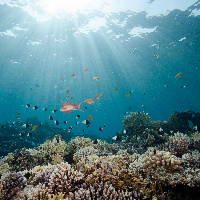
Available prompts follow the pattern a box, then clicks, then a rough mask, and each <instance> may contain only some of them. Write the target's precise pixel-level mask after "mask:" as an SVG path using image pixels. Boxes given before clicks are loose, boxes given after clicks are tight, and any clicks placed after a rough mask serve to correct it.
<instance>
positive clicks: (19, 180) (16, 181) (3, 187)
mask: <svg viewBox="0 0 200 200" xmlns="http://www.w3.org/2000/svg"><path fill="white" fill-rule="evenodd" d="M24 185H25V179H24V177H23V175H22V174H21V173H19V172H18V173H15V172H13V173H7V174H5V175H4V176H3V177H2V178H1V179H0V198H1V199H5V200H7V199H12V197H13V196H15V195H16V194H17V192H19V191H20V190H22V189H23V187H24Z"/></svg>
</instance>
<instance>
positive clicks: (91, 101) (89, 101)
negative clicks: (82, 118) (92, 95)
mask: <svg viewBox="0 0 200 200" xmlns="http://www.w3.org/2000/svg"><path fill="white" fill-rule="evenodd" d="M84 102H87V103H89V104H91V103H94V101H93V100H92V99H86V100H85V101H84Z"/></svg>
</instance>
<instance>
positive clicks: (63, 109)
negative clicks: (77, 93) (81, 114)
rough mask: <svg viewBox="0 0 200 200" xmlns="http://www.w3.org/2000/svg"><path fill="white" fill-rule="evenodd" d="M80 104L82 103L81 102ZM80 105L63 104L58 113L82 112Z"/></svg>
mask: <svg viewBox="0 0 200 200" xmlns="http://www.w3.org/2000/svg"><path fill="white" fill-rule="evenodd" d="M81 103H82V102H81ZM81 103H79V104H77V105H76V104H73V103H64V104H63V106H62V107H61V108H60V111H61V112H65V113H71V111H70V110H80V111H82V110H81V109H80V105H81Z"/></svg>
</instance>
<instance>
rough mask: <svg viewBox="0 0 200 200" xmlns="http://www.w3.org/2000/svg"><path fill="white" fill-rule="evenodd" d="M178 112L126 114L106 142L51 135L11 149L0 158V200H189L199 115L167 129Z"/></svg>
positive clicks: (196, 172) (196, 173) (198, 170)
mask: <svg viewBox="0 0 200 200" xmlns="http://www.w3.org/2000/svg"><path fill="white" fill-rule="evenodd" d="M190 114H191V113H187V115H185V114H184V116H189V117H190V116H191V115H190ZM180 116H182V114H181V115H179V114H177V113H175V114H174V115H173V116H171V117H170V120H171V121H170V123H169V122H161V121H155V122H152V121H150V118H149V116H148V115H147V114H145V113H131V115H130V116H127V117H125V118H124V122H123V124H124V128H123V129H122V131H120V132H118V133H117V135H118V136H119V137H120V140H119V141H114V142H113V143H111V144H109V143H107V142H106V141H101V140H96V141H94V142H93V141H92V140H91V139H90V138H85V137H76V138H74V139H71V141H69V142H66V141H65V140H64V139H63V138H62V136H61V135H56V136H54V137H53V138H52V139H50V140H46V141H45V142H44V143H43V144H41V145H40V146H39V147H38V148H34V149H26V148H22V149H21V150H15V151H14V152H13V153H9V154H8V155H7V156H5V157H3V158H1V159H0V198H1V199H5V200H7V199H30V200H31V199H33V200H49V199H68V200H77V199H81V200H83V199H91V200H94V199H99V200H105V199H109V200H112V199H117V200H123V199H126V200H131V199H138V200H139V199H180V200H182V199H195V196H197V197H198V196H200V190H199V187H200V152H199V141H200V136H199V132H198V123H199V121H198V120H197V119H198V116H199V115H197V114H195V113H193V115H192V117H193V124H194V125H195V128H194V127H192V128H190V129H188V127H187V126H186V129H187V131H186V132H183V133H182V132H179V131H176V132H172V131H171V132H170V130H171V128H170V126H172V125H171V124H173V126H174V127H175V122H176V120H175V119H177V117H180ZM194 116H196V117H194ZM184 119H185V118H184ZM172 122H173V123H172ZM177 123H178V122H177Z"/></svg>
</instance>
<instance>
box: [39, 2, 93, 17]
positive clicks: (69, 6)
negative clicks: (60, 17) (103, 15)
mask: <svg viewBox="0 0 200 200" xmlns="http://www.w3.org/2000/svg"><path fill="white" fill-rule="evenodd" d="M92 2H93V0H41V3H40V5H41V7H42V8H43V9H44V10H45V11H46V12H48V13H50V14H56V13H58V12H62V13H72V12H77V11H79V10H82V11H83V10H90V6H91V4H92Z"/></svg>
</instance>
